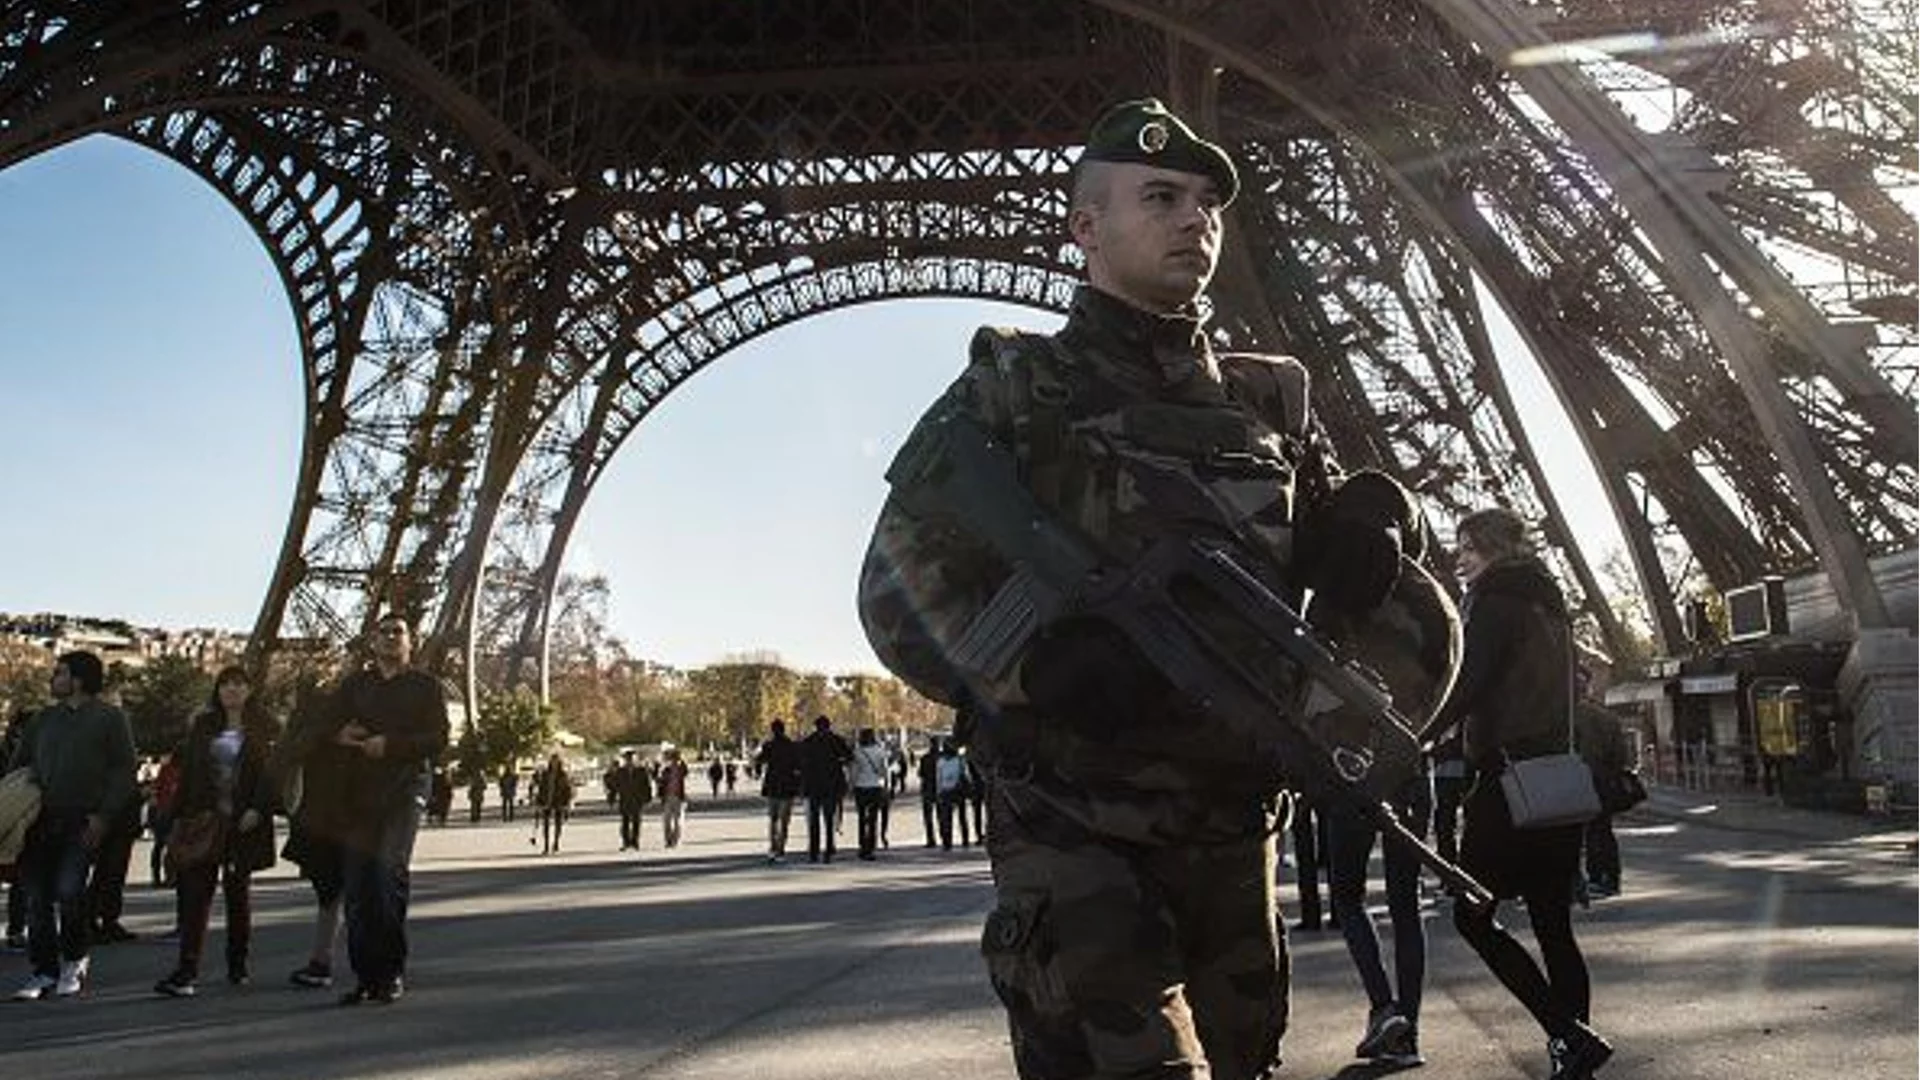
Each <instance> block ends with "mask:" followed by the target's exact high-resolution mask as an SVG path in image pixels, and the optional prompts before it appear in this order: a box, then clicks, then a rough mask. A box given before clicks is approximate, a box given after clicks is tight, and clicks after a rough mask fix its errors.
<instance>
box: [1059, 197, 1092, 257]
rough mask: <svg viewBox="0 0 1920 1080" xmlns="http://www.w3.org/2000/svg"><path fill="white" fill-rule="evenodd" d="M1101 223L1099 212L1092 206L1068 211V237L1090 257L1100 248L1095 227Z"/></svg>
mask: <svg viewBox="0 0 1920 1080" xmlns="http://www.w3.org/2000/svg"><path fill="white" fill-rule="evenodd" d="M1098 221H1099V211H1098V210H1097V209H1096V208H1094V207H1091V206H1076V207H1074V208H1073V209H1072V210H1069V211H1067V235H1069V236H1071V237H1073V242H1074V244H1075V245H1077V246H1078V247H1079V248H1080V250H1081V251H1083V252H1085V253H1086V254H1087V255H1088V256H1089V257H1091V256H1092V255H1093V252H1094V251H1095V250H1096V249H1097V248H1098V247H1099V246H1100V245H1099V243H1098V240H1097V237H1096V232H1095V226H1096V224H1097V223H1098Z"/></svg>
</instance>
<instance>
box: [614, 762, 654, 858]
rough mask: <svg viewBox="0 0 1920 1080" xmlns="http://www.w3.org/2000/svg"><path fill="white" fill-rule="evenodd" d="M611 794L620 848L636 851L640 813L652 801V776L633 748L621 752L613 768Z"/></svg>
mask: <svg viewBox="0 0 1920 1080" xmlns="http://www.w3.org/2000/svg"><path fill="white" fill-rule="evenodd" d="M613 795H614V798H615V800H617V801H618V803H619V806H620V850H621V851H639V850H640V821H641V815H642V814H643V813H645V811H646V809H647V804H648V803H650V802H652V801H653V775H652V774H651V773H649V772H647V770H646V769H645V768H644V767H642V766H641V764H640V761H639V759H638V757H637V756H636V755H635V754H634V752H633V751H632V750H627V751H624V752H622V753H621V755H620V764H619V766H618V767H616V768H615V769H614V770H613Z"/></svg>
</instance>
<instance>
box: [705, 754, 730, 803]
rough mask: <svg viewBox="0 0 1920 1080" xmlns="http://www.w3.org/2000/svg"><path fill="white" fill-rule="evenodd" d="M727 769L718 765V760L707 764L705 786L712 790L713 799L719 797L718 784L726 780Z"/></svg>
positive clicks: (715, 759)
mask: <svg viewBox="0 0 1920 1080" xmlns="http://www.w3.org/2000/svg"><path fill="white" fill-rule="evenodd" d="M726 776H727V767H726V766H725V765H722V764H720V759H719V758H714V759H713V760H712V761H710V762H708V763H707V786H708V787H710V788H712V789H713V797H714V798H716V799H717V798H719V797H720V782H721V781H722V780H724V779H726Z"/></svg>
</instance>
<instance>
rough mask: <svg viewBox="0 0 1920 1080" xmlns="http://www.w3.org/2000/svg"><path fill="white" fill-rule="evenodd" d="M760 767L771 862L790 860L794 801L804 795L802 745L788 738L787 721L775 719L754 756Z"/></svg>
mask: <svg viewBox="0 0 1920 1080" xmlns="http://www.w3.org/2000/svg"><path fill="white" fill-rule="evenodd" d="M753 764H754V767H755V768H757V769H759V770H760V794H761V795H764V796H766V800H767V861H768V862H770V863H779V862H786V861H787V829H788V827H789V826H790V825H791V824H792V823H793V800H794V799H795V798H796V797H798V796H799V794H800V746H799V744H798V743H796V742H794V741H793V740H792V739H790V738H788V737H787V725H786V723H785V722H784V721H780V720H775V721H774V722H773V728H772V735H771V736H770V737H768V739H767V741H766V742H763V743H761V744H760V752H759V753H757V754H755V755H754V756H753Z"/></svg>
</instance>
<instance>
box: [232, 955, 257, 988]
mask: <svg viewBox="0 0 1920 1080" xmlns="http://www.w3.org/2000/svg"><path fill="white" fill-rule="evenodd" d="M252 981H253V972H252V971H250V970H248V968H247V965H246V961H244V960H243V961H241V962H240V963H238V964H228V965H227V985H228V986H245V985H247V984H248V983H250V982H252Z"/></svg>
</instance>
